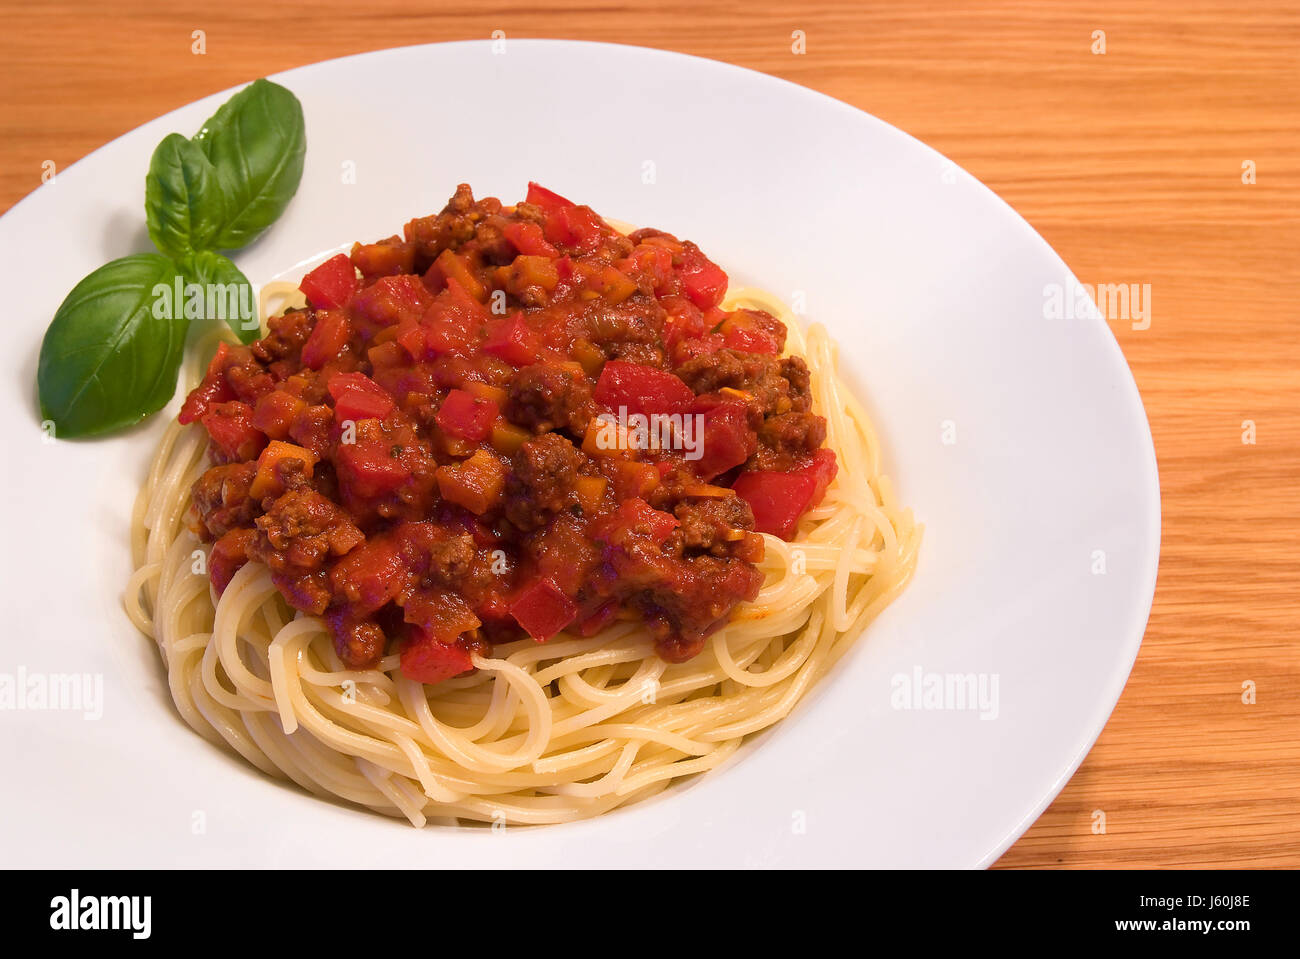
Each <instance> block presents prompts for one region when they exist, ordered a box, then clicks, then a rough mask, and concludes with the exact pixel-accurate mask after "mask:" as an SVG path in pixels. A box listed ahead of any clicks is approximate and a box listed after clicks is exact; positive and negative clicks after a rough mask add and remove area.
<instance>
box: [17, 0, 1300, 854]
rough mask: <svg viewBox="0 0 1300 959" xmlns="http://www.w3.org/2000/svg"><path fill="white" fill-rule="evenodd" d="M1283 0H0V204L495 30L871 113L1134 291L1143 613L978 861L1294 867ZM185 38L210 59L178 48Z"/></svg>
mask: <svg viewBox="0 0 1300 959" xmlns="http://www.w3.org/2000/svg"><path fill="white" fill-rule="evenodd" d="M1298 10H1300V8H1298V7H1297V6H1296V5H1295V4H1294V3H1278V2H1271V0H1265V2H1251V3H1244V4H1243V3H1228V2H1221V0H1216V2H1203V0H1191V2H1173V0H1169V2H1141V3H1136V2H1135V3H1105V2H1100V3H1075V2H1069V0H1065V2H1060V3H1051V4H1028V3H1024V2H987V0H986V2H975V3H965V4H935V3H929V2H921V3H906V4H900V3H881V2H875V0H861V2H846V3H830V2H811V3H800V4H795V3H787V4H778V3H771V2H761V0H756V2H745V3H738V2H721V3H698V2H690V3H687V2H680V0H664V2H658V3H654V4H644V5H635V6H633V7H629V8H626V9H625V8H623V7H619V6H614V5H609V4H606V3H600V2H594V0H593V2H575V0H559V2H548V3H547V4H545V12H542V10H541V9H539V8H535V7H534V6H533V5H529V4H520V3H508V2H496V0H482V2H476V3H447V4H438V5H433V4H427V3H418V2H417V3H411V2H409V0H408V2H401V3H398V2H393V0H369V2H367V3H364V4H355V3H351V2H347V3H344V2H337V0H316V2H314V3H312V4H310V5H303V4H277V3H274V2H269V0H258V2H250V0H225V2H222V3H218V4H214V3H204V4H196V3H168V4H165V5H164V4H156V3H148V2H134V0H107V2H100V3H59V2H50V3H40V4H27V3H22V4H19V3H15V2H12V0H5V2H4V3H3V4H0V12H2V14H3V16H2V20H3V23H4V29H3V31H0V209H8V208H9V207H10V206H11V205H12V204H14V203H15V202H17V201H18V200H19V199H21V198H22V197H23V196H24V195H26V194H27V193H28V192H30V191H31V190H33V189H35V188H36V187H37V186H39V185H40V182H41V180H40V177H41V172H42V163H43V162H45V161H47V160H52V161H53V162H54V163H55V164H56V166H57V168H59V169H62V168H63V167H66V166H67V165H68V164H70V163H72V162H74V161H76V160H78V159H80V158H81V157H82V156H84V155H85V154H87V153H89V152H90V151H91V150H93V149H95V148H96V147H98V146H101V145H102V144H104V143H107V142H108V141H110V140H112V139H113V138H115V137H117V136H119V135H120V134H122V133H125V132H126V131H127V130H130V129H131V128H133V127H135V126H137V125H138V124H141V123H143V122H145V121H146V120H149V119H151V118H153V117H155V116H158V115H159V114H162V113H165V112H167V111H169V110H172V109H174V108H176V107H179V106H181V105H183V104H185V103H188V102H190V101H192V100H194V99H197V98H199V97H202V96H205V95H207V94H210V93H213V92H216V91H218V90H221V89H224V88H226V87H229V86H232V85H234V84H237V83H243V82H245V81H248V80H251V79H253V78H255V77H258V76H263V75H266V74H270V73H275V72H276V71H279V70H284V69H288V68H290V67H296V66H299V65H302V64H306V63H312V62H315V61H318V60H324V59H328V58H331V57H336V56H342V55H345V54H351V53H357V52H361V51H365V50H375V49H381V48H384V47H390V46H398V45H404V44H410V43H419V42H432V41H439V40H459V39H470V38H486V37H488V36H489V35H490V34H491V32H492V31H493V30H503V31H505V34H506V36H507V37H562V38H571V39H592V40H605V41H612V42H616V43H630V44H640V45H645V46H653V47H661V48H666V49H672V50H678V51H682V52H685V53H692V54H697V55H700V56H706V57H712V58H715V59H718V60H725V61H728V62H731V63H735V64H739V65H741V66H746V67H751V68H753V69H756V70H761V71H763V72H765V73H770V74H773V75H776V76H779V77H784V78H785V79H788V80H793V81H795V82H796V83H801V84H803V85H805V86H808V87H812V88H813V89H815V90H820V91H821V92H823V93H827V94H830V95H831V96H834V97H838V98H840V99H842V100H845V101H847V102H849V103H851V104H853V105H855V106H858V107H861V108H862V109H864V110H867V111H868V112H871V113H873V114H875V115H877V116H879V117H882V118H883V119H885V120H887V121H889V122H891V123H893V124H895V125H897V126H899V127H901V128H902V129H904V130H906V131H908V132H909V133H912V134H913V135H915V136H917V137H918V138H920V139H921V140H923V141H925V142H926V143H929V144H930V145H932V146H933V147H935V148H936V149H938V150H940V151H942V152H943V153H945V154H947V155H948V156H949V157H951V158H952V159H953V160H954V161H956V162H957V163H958V164H960V165H961V166H963V167H965V168H966V169H967V170H969V171H970V172H971V173H973V174H974V175H975V176H976V177H978V178H979V179H980V180H982V181H983V182H985V183H986V184H988V185H989V186H990V187H992V188H993V189H994V190H995V191H996V192H997V193H999V194H1000V195H1001V196H1002V197H1004V198H1005V199H1006V200H1007V201H1008V202H1009V203H1010V204H1011V205H1012V206H1014V207H1015V208H1016V209H1017V210H1018V211H1019V212H1020V213H1021V214H1023V215H1024V216H1025V217H1026V218H1027V219H1028V220H1029V222H1030V223H1031V224H1033V226H1034V227H1035V228H1037V229H1038V230H1039V232H1041V233H1042V234H1043V236H1044V237H1046V238H1047V240H1048V242H1050V243H1051V244H1052V245H1053V246H1054V247H1055V248H1056V249H1057V250H1058V251H1059V252H1060V253H1061V255H1062V256H1063V257H1064V258H1065V260H1066V262H1067V263H1068V264H1069V265H1070V266H1071V267H1072V268H1073V270H1074V272H1075V274H1076V275H1077V276H1078V277H1079V278H1080V280H1081V281H1083V282H1085V283H1137V284H1150V289H1151V302H1150V305H1151V323H1150V326H1149V328H1148V329H1145V330H1134V329H1132V324H1131V323H1127V322H1122V321H1120V322H1112V324H1111V326H1112V329H1113V330H1114V331H1115V334H1116V336H1117V338H1118V339H1119V342H1120V345H1121V346H1122V348H1123V350H1124V352H1125V354H1126V355H1127V357H1128V360H1129V363H1130V364H1131V366H1132V368H1133V371H1134V374H1135V375H1136V377H1137V382H1138V386H1139V388H1140V389H1141V392H1142V396H1143V399H1144V401H1145V403H1146V409H1147V413H1148V416H1149V418H1150V421H1151V428H1152V432H1153V434H1154V436H1155V444H1156V451H1157V454H1158V456H1159V462H1160V474H1161V488H1162V491H1163V511H1164V535H1163V551H1162V556H1161V563H1160V577H1159V584H1158V587H1157V591H1156V598H1155V606H1154V609H1153V610H1152V614H1151V620H1150V624H1149V627H1148V630H1147V634H1146V639H1145V641H1144V643H1143V646H1142V651H1141V654H1140V655H1139V657H1138V660H1137V665H1136V667H1135V668H1134V670H1133V674H1132V676H1131V678H1130V679H1129V682H1128V686H1127V688H1126V689H1125V691H1124V694H1123V697H1122V698H1121V699H1120V702H1119V705H1118V707H1117V708H1116V710H1115V712H1114V715H1113V716H1112V717H1111V720H1110V723H1109V725H1108V726H1107V727H1106V729H1105V731H1104V732H1103V733H1102V735H1101V738H1100V739H1099V740H1098V742H1097V744H1096V746H1095V748H1094V749H1093V750H1092V752H1091V753H1090V754H1089V756H1088V758H1087V759H1086V760H1085V761H1084V763H1083V765H1082V767H1081V768H1080V769H1079V771H1078V773H1077V774H1076V775H1075V776H1074V778H1073V780H1072V781H1071V782H1070V783H1069V785H1068V786H1067V787H1066V788H1065V790H1064V791H1063V792H1062V793H1061V795H1060V796H1059V798H1058V799H1057V800H1056V802H1055V803H1053V804H1052V806H1051V807H1050V808H1049V809H1048V810H1047V811H1046V812H1045V813H1044V814H1043V816H1042V817H1041V818H1040V819H1039V820H1038V822H1037V823H1036V824H1035V825H1034V826H1033V827H1032V828H1031V829H1030V830H1029V831H1028V833H1026V834H1025V836H1024V837H1023V838H1022V839H1021V840H1020V841H1019V842H1017V843H1016V844H1015V846H1014V847H1012V849H1011V850H1010V851H1008V852H1007V854H1006V855H1005V856H1004V857H1003V858H1002V860H1001V861H1000V863H999V865H1002V866H1018V867H1028V866H1061V865H1064V866H1073V867H1080V866H1112V867H1132V866H1170V865H1187V866H1287V865H1289V866H1297V865H1300V651H1298V645H1297V644H1300V625H1298V623H1297V619H1298V617H1297V607H1298V605H1300V604H1298V603H1297V592H1298V589H1300V575H1298V570H1300V563H1297V560H1296V553H1297V540H1300V306H1298V304H1300V265H1297V252H1298V251H1300V12H1297V11H1298ZM195 30H203V31H204V35H205V40H206V51H207V52H206V53H205V54H203V55H196V54H194V53H192V52H191V46H192V43H193V40H192V36H193V31H195ZM796 30H802V31H804V34H805V36H806V52H805V53H803V54H802V55H800V54H796V53H794V52H793V51H792V34H793V31H796ZM1095 31H1104V40H1105V52H1104V53H1100V52H1096V47H1097V40H1098V38H1097V37H1096V35H1095ZM1243 164H1253V169H1254V178H1255V182H1254V183H1245V182H1243V170H1244V167H1243ZM142 175H143V171H142ZM1245 421H1251V422H1252V423H1253V424H1254V432H1255V435H1254V442H1253V443H1249V442H1243V432H1244V430H1246V429H1248V427H1244V426H1243V424H1244V423H1245ZM1249 438H1250V437H1249V435H1247V436H1246V439H1249ZM1243 684H1253V688H1254V690H1255V693H1254V698H1255V702H1254V703H1253V704H1249V703H1245V702H1243ZM1247 698H1249V697H1247ZM1098 810H1100V811H1102V812H1103V813H1104V814H1105V832H1104V833H1101V832H1098V831H1095V823H1096V822H1098V821H1099V820H1098V817H1097V816H1096V814H1095V813H1096V811H1098Z"/></svg>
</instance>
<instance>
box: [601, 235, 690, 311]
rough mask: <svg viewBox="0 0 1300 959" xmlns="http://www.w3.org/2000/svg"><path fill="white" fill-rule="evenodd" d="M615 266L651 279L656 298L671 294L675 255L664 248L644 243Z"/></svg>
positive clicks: (666, 305)
mask: <svg viewBox="0 0 1300 959" xmlns="http://www.w3.org/2000/svg"><path fill="white" fill-rule="evenodd" d="M614 265H615V266H617V267H618V268H619V269H620V270H625V271H627V272H629V273H632V274H634V275H635V274H641V275H643V276H648V277H650V278H651V280H652V281H653V284H654V293H655V295H656V296H664V295H666V294H668V293H670V292H671V283H672V278H673V255H672V253H671V252H669V251H668V250H667V249H665V248H664V247H662V246H652V245H649V244H645V243H642V244H641V245H640V246H638V247H637V248H636V249H635V250H633V251H632V253H631V255H630V256H629V257H628V258H627V259H625V260H619V261H618V262H617V263H615V264H614ZM693 305H694V304H692V306H693ZM664 306H665V308H667V307H668V304H667V303H665V304H664Z"/></svg>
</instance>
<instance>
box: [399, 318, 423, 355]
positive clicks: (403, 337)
mask: <svg viewBox="0 0 1300 959" xmlns="http://www.w3.org/2000/svg"><path fill="white" fill-rule="evenodd" d="M393 339H394V340H395V341H396V343H397V344H398V345H399V346H401V348H402V349H404V350H406V353H407V355H408V356H410V357H411V359H413V360H422V359H424V351H425V350H426V349H427V347H428V340H427V338H426V334H425V329H424V327H423V326H422V325H421V324H419V323H410V322H406V323H402V324H401V326H400V327H399V328H398V330H397V335H396V336H395V337H394V338H393Z"/></svg>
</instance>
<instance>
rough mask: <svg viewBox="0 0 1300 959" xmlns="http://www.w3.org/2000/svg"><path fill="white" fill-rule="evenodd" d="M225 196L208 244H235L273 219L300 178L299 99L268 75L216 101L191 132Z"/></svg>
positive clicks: (303, 148)
mask: <svg viewBox="0 0 1300 959" xmlns="http://www.w3.org/2000/svg"><path fill="white" fill-rule="evenodd" d="M194 142H195V143H196V144H198V146H199V147H200V149H202V150H203V152H204V153H205V154H206V155H207V157H208V159H209V160H211V161H212V165H213V166H214V167H215V168H216V171H217V177H218V179H219V181H220V183H221V186H222V189H223V191H224V193H225V196H226V216H225V222H224V224H223V225H222V228H221V229H220V230H219V231H218V232H217V235H216V236H215V237H214V238H213V241H212V244H211V246H212V248H214V249H222V250H237V249H239V248H240V247H242V246H246V245H247V244H249V243H251V242H252V241H253V240H254V239H255V238H256V237H257V236H258V235H259V234H260V233H261V232H262V231H263V230H265V229H266V228H267V227H268V226H270V225H271V224H272V223H274V222H275V221H276V219H277V218H278V217H279V216H280V214H281V213H283V212H284V209H285V207H287V206H288V205H289V201H290V200H291V199H292V198H293V195H294V193H296V192H297V190H298V184H299V182H300V181H301V180H302V164H303V157H304V156H305V155H306V152H307V131H306V126H305V124H304V122H303V117H302V104H300V103H299V102H298V98H297V97H295V96H294V95H293V94H292V93H290V92H289V91H288V90H286V89H285V88H284V87H282V86H280V85H279V84H278V83H272V82H271V81H270V80H266V79H262V80H255V81H254V82H253V83H251V84H249V85H248V86H246V87H244V89H242V90H240V91H239V92H238V93H236V94H235V95H234V96H233V97H231V98H230V99H229V100H227V101H226V102H225V103H224V104H222V106H221V108H220V109H219V110H217V112H216V113H215V114H213V115H212V117H211V118H209V120H208V122H207V123H205V124H203V128H202V129H201V130H199V132H198V133H197V134H195V135H194Z"/></svg>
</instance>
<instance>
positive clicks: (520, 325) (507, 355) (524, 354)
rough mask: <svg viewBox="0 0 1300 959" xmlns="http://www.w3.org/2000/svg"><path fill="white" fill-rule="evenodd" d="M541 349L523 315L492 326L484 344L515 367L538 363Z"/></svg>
mask: <svg viewBox="0 0 1300 959" xmlns="http://www.w3.org/2000/svg"><path fill="white" fill-rule="evenodd" d="M540 349H541V340H540V338H539V337H538V335H537V334H536V333H535V332H534V331H533V330H532V328H531V327H529V326H528V324H527V323H525V322H524V317H523V314H522V313H513V314H511V315H510V316H507V317H505V318H504V319H501V320H498V321H497V322H496V323H495V324H494V325H492V326H490V327H489V328H488V337H487V342H485V343H484V344H483V352H484V353H490V354H491V355H492V356H496V357H500V358H501V359H503V360H505V361H506V362H507V363H509V364H511V365H513V366H527V365H529V364H530V363H536V362H537V354H538V352H539V351H540ZM683 385H684V384H683Z"/></svg>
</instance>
